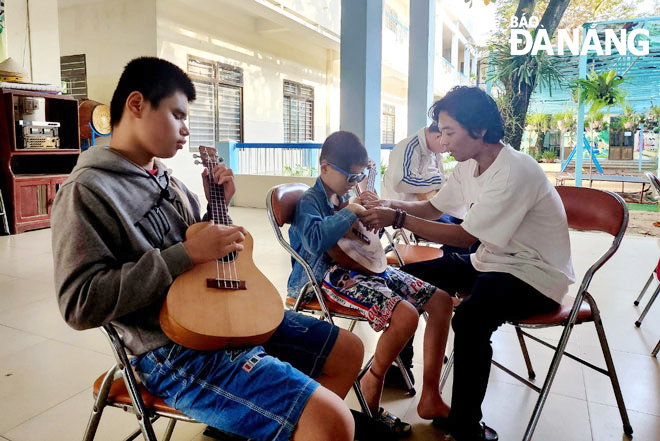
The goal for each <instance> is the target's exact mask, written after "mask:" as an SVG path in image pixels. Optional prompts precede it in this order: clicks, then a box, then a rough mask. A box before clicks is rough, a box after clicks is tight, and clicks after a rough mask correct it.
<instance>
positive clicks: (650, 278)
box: [633, 272, 653, 306]
mask: <svg viewBox="0 0 660 441" xmlns="http://www.w3.org/2000/svg"><path fill="white" fill-rule="evenodd" d="M652 281H653V272H651V276H650V277H649V280H647V281H646V285H644V288H642V292H640V293H639V296H638V297H637V300H635V301H634V302H633V303H634V304H635V306H639V301H640V300H642V297H644V293H645V292H646V290H647V289H648V287H649V285H650V284H651V282H652Z"/></svg>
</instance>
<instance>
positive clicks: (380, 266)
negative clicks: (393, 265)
mask: <svg viewBox="0 0 660 441" xmlns="http://www.w3.org/2000/svg"><path fill="white" fill-rule="evenodd" d="M367 167H368V168H369V174H368V175H367V185H366V189H365V190H366V191H374V187H375V183H376V163H375V162H373V161H372V160H371V159H369V165H368V166H367ZM355 189H356V191H357V193H358V196H359V195H360V187H359V186H356V187H355ZM328 254H329V255H330V257H331V258H332V260H334V261H335V262H336V263H337V264H338V265H339V266H342V267H344V268H347V269H350V270H354V271H358V272H361V273H364V274H380V273H382V272H383V271H385V268H387V258H386V257H385V251H384V250H383V246H382V245H381V243H380V237H378V234H376V233H374V232H373V231H369V230H367V228H366V227H365V226H364V225H363V224H362V222H360V221H359V220H358V221H356V222H355V223H354V224H353V226H351V228H350V229H349V230H348V232H347V233H346V234H345V235H344V237H342V238H341V239H339V241H338V242H337V245H335V246H334V247H332V248H331V249H330V250H329V251H328Z"/></svg>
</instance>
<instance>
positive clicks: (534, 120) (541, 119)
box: [527, 113, 550, 134]
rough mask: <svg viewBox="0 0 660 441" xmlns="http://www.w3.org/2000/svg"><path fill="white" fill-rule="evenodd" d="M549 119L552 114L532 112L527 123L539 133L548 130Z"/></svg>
mask: <svg viewBox="0 0 660 441" xmlns="http://www.w3.org/2000/svg"><path fill="white" fill-rule="evenodd" d="M549 120H550V115H547V114H545V113H530V114H528V115H527V125H528V126H529V127H530V128H531V129H532V130H533V131H535V132H536V133H538V134H541V133H544V132H547V131H548V129H549V126H550V124H549V122H550V121H549Z"/></svg>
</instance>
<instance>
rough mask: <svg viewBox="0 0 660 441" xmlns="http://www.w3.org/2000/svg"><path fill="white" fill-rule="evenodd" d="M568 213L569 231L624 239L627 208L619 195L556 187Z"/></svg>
mask: <svg viewBox="0 0 660 441" xmlns="http://www.w3.org/2000/svg"><path fill="white" fill-rule="evenodd" d="M555 188H556V189H557V192H558V193H559V196H560V197H561V200H562V202H563V204H564V209H565V210H566V217H567V220H568V226H569V228H575V229H576V230H586V231H603V232H605V233H609V234H611V235H612V236H615V237H617V236H623V233H624V232H625V230H626V227H627V226H628V207H627V206H626V203H625V202H624V200H623V199H622V198H621V196H619V195H618V194H616V193H612V192H609V191H603V190H596V189H594V188H585V187H562V186H559V187H555Z"/></svg>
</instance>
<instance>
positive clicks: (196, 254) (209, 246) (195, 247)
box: [183, 223, 247, 265]
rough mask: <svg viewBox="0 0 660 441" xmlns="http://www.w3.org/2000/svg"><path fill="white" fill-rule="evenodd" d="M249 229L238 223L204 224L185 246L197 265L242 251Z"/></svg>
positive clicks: (187, 240) (184, 243)
mask: <svg viewBox="0 0 660 441" xmlns="http://www.w3.org/2000/svg"><path fill="white" fill-rule="evenodd" d="M246 234H247V231H245V228H243V227H239V226H238V225H217V224H211V223H209V224H208V225H206V226H204V227H203V228H201V229H200V230H199V231H197V232H196V233H195V234H194V235H193V236H192V237H190V238H189V239H186V241H185V242H183V246H184V248H185V249H186V252H187V253H188V256H189V257H190V260H192V262H193V263H194V264H195V265H196V264H199V263H205V262H209V261H211V260H216V259H222V258H223V257H225V256H226V255H227V254H229V253H231V252H233V251H241V250H242V249H243V244H242V243H241V242H243V241H244V240H245V235H246Z"/></svg>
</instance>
